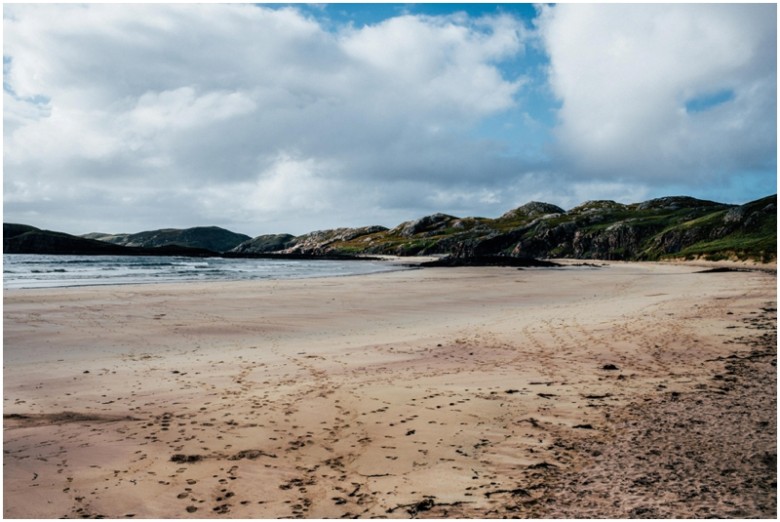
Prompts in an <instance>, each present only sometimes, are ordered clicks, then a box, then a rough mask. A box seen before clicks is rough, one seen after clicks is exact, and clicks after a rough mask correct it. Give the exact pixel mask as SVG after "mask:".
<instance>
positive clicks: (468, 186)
mask: <svg viewBox="0 0 780 522" xmlns="http://www.w3.org/2000/svg"><path fill="white" fill-rule="evenodd" d="M340 9H341V8H340ZM347 10H348V9H347ZM320 11H322V12H323V13H325V14H318V11H317V10H312V9H309V10H306V9H302V8H295V7H274V8H269V7H263V6H256V5H249V4H236V5H228V4H187V5H184V4H179V5H177V4H167V5H150V4H136V5H128V4H125V5H108V4H94V5H73V4H9V5H7V6H5V9H4V22H3V29H4V57H3V71H4V93H3V96H4V98H3V99H4V112H3V119H4V136H3V139H4V159H3V161H4V218H5V220H6V221H19V222H27V223H30V224H33V225H36V226H42V227H47V228H52V229H56V230H64V231H67V232H73V233H83V232H90V231H93V230H100V231H105V232H134V231H138V230H144V229H150V228H159V227H169V226H172V227H188V226H194V225H206V224H215V225H220V226H224V227H227V228H231V229H234V230H236V231H239V232H244V233H247V234H250V235H259V234H262V233H270V232H282V231H284V232H291V233H304V232H308V231H310V230H315V229H321V228H330V227H337V226H360V225H367V224H382V225H386V226H394V225H396V224H398V223H399V222H400V221H403V220H407V219H414V218H416V217H420V216H422V215H424V214H428V213H432V212H439V211H441V212H447V213H452V214H456V215H483V216H497V215H500V214H502V213H503V212H504V211H506V210H508V209H509V208H511V207H513V206H516V205H520V204H523V203H525V202H527V201H529V200H532V199H533V200H545V201H549V202H551V203H556V204H559V205H562V206H567V205H568V206H573V205H576V204H578V203H580V202H581V200H582V199H602V198H605V197H609V198H613V199H618V200H621V201H635V200H637V199H640V198H644V197H646V196H650V197H652V196H655V195H665V194H664V192H668V191H669V187H671V186H672V185H674V186H675V187H679V188H680V189H681V191H682V192H687V193H689V194H692V195H697V193H701V191H698V192H697V190H693V189H695V188H696V187H700V186H704V185H706V186H708V187H709V186H711V187H729V188H731V187H733V186H734V181H733V180H734V179H735V178H734V177H735V175H737V174H739V173H741V172H743V171H746V170H752V171H754V172H758V173H759V175H760V179H759V178H756V179H757V180H759V181H760V182H759V181H756V183H755V185H756V186H757V187H759V188H758V189H754V188H751V190H752V191H753V193H755V192H759V194H758V195H757V196H761V195H764V194H765V192H764V193H760V192H761V189H760V187H765V186H767V183H766V182H765V181H764V179H765V178H766V177H767V176H775V174H774V171H775V169H776V166H775V155H776V143H775V142H776V120H775V114H776V98H775V96H776V25H775V13H776V8H775V6H773V5H665V6H655V5H628V6H620V5H574V4H562V5H557V6H554V7H545V8H540V12H539V16H538V19H537V20H536V21H535V22H534V24H532V23H531V21H530V20H529V19H520V18H518V17H516V16H514V15H511V14H507V13H505V12H504V13H501V12H499V11H496V14H494V15H489V16H480V17H474V16H469V15H468V14H466V13H464V12H459V13H454V14H450V15H438V16H425V15H412V14H399V15H398V16H393V17H388V18H386V19H384V20H381V21H378V22H375V23H370V24H365V25H355V24H349V23H347V24H339V23H336V22H333V21H331V20H329V19H328V18H327V13H326V12H327V8H325V7H323V8H322V9H321V10H320ZM307 13H308V14H307ZM548 60H549V63H548ZM545 68H546V71H547V73H546V74H545V75H540V74H539V71H540V70H545ZM548 82H549V83H548ZM550 93H552V96H554V97H555V98H556V99H557V100H558V105H555V104H553V103H551V99H552V96H551V95H550ZM551 115H552V116H551ZM552 120H555V122H554V123H551V121H552ZM545 147H546V148H545ZM719 176H721V177H719ZM726 178H728V179H727V180H726V181H723V179H726ZM721 194H722V193H721ZM751 195H753V194H752V193H751ZM713 197H715V196H713ZM716 199H717V198H716ZM720 199H723V198H720Z"/></svg>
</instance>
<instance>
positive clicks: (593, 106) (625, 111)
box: [538, 4, 777, 185]
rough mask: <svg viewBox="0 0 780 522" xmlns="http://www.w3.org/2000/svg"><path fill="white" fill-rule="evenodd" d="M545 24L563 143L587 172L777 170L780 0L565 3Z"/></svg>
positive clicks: (699, 176) (635, 175)
mask: <svg viewBox="0 0 780 522" xmlns="http://www.w3.org/2000/svg"><path fill="white" fill-rule="evenodd" d="M538 23H539V28H540V34H541V37H542V39H543V43H544V45H545V47H546V49H547V51H548V52H549V56H550V66H549V77H550V84H551V87H552V89H553V91H554V92H555V94H556V95H557V97H558V98H559V99H560V102H561V104H562V105H561V108H560V111H559V114H558V117H559V121H558V126H557V128H556V131H555V132H556V137H557V143H556V149H555V150H556V152H557V153H558V154H560V155H561V156H562V157H563V158H565V159H566V160H567V162H568V164H567V166H568V167H569V168H570V169H571V170H572V172H575V173H576V174H578V175H579V176H580V177H593V176H597V177H601V178H621V179H626V180H634V181H640V182H645V183H650V184H658V183H661V182H663V183H669V182H670V181H674V180H680V178H681V176H682V177H687V178H688V181H689V183H690V185H695V183H705V182H715V181H717V180H718V177H719V176H721V175H723V174H724V173H733V172H735V171H739V170H750V169H762V168H763V169H769V168H771V169H775V168H776V163H775V156H776V140H777V131H776V124H777V122H776V118H775V114H776V107H777V102H776V89H777V70H776V61H777V57H776V46H777V27H776V6H774V5H770V4H763V5H759V4H755V5H745V4H712V5H701V4H663V5H661V4H644V5H636V4H632V5H616V4H601V5H591V4H562V5H558V6H555V7H553V8H545V9H544V11H543V13H542V16H541V17H540V19H539V22H538Z"/></svg>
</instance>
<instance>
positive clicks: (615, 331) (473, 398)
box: [3, 263, 777, 518]
mask: <svg viewBox="0 0 780 522" xmlns="http://www.w3.org/2000/svg"><path fill="white" fill-rule="evenodd" d="M598 265H599V266H583V265H576V264H575V263H569V265H567V266H566V267H564V268H559V269H526V270H517V269H514V268H496V267H490V268H431V269H421V270H405V271H398V272H388V273H381V274H373V275H367V276H352V277H341V278H322V279H309V280H283V281H259V282H235V283H228V282H218V283H217V282H215V283H187V284H176V285H169V284H160V285H128V286H106V287H85V288H64V289H38V290H14V291H6V292H5V294H4V311H3V314H4V329H3V338H4V361H3V362H4V398H3V400H4V402H3V404H4V423H3V427H4V463H3V478H4V481H3V492H4V501H3V502H4V506H3V514H4V516H5V517H10V518H37V517H40V518H56V517H68V518H84V517H96V516H104V517H112V518H124V517H127V518H188V517H189V518H212V517H215V518H216V517H235V518H276V517H284V518H294V517H306V518H330V517H334V518H339V517H364V518H368V517H390V518H409V517H415V516H419V517H426V518H431V517H482V518H500V517H503V516H525V517H529V516H530V517H564V518H571V517H575V516H586V517H591V516H592V517H596V516H610V517H617V518H623V517H629V516H632V517H641V516H651V517H676V518H687V517H702V516H720V517H729V516H737V517H773V516H774V515H775V514H776V509H777V508H776V506H777V498H776V476H777V472H776V462H777V456H776V433H777V427H776V321H777V319H776V276H775V273H774V272H767V271H745V272H720V273H700V271H701V270H702V268H701V267H698V266H691V265H688V264H683V263H681V264H651V263H609V264H606V263H603V264H602V263H599V264H598ZM772 481H774V483H773V482H772Z"/></svg>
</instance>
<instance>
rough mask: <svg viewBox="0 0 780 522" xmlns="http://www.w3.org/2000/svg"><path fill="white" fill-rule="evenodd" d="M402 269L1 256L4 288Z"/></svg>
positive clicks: (311, 262) (362, 264) (312, 262)
mask: <svg viewBox="0 0 780 522" xmlns="http://www.w3.org/2000/svg"><path fill="white" fill-rule="evenodd" d="M402 268H403V267H401V266H399V265H397V264H392V263H388V262H386V261H374V260H327V259H226V258H220V257H208V258H193V257H168V256H165V257H163V256H66V255H56V256H51V255H39V254H34V255H33V254H3V289H4V290H5V289H9V290H10V289H18V288H55V287H67V286H93V285H124V284H147V283H177V282H186V281H252V280H258V279H303V278H311V277H334V276H348V275H359V274H372V273H376V272H387V271H392V270H399V269H402Z"/></svg>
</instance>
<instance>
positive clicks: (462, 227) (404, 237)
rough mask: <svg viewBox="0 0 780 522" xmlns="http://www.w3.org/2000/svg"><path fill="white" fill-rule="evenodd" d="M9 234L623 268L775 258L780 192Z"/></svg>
mask: <svg viewBox="0 0 780 522" xmlns="http://www.w3.org/2000/svg"><path fill="white" fill-rule="evenodd" d="M3 233H4V238H3V251H4V252H5V253H74V254H96V253H106V254H127V255H138V254H139V253H159V254H165V253H170V254H181V255H216V253H217V252H222V253H224V254H225V255H229V256H231V257H242V256H256V255H269V254H284V255H294V256H313V257H318V256H321V257H325V256H330V257H332V256H345V255H350V256H353V255H376V254H391V255H401V256H413V255H431V254H438V255H449V256H451V257H452V258H454V259H461V260H462V259H485V258H489V257H491V256H498V257H501V256H504V257H512V258H576V259H605V260H625V261H654V260H660V259H670V258H686V259H693V258H698V257H703V258H705V259H713V260H716V259H754V260H758V261H762V262H769V261H773V260H776V259H777V195H772V196H768V197H765V198H762V199H758V200H756V201H751V202H750V203H746V204H744V205H727V204H723V203H716V202H714V201H705V200H700V199H695V198H691V197H687V196H675V197H665V198H658V199H652V200H650V201H645V202H642V203H633V204H629V205H625V204H622V203H617V202H615V201H606V200H599V201H588V202H585V203H583V204H581V205H579V206H576V207H574V208H573V209H571V210H568V211H567V210H564V209H562V208H560V207H557V206H555V205H551V204H549V203H540V202H531V203H527V204H525V205H523V206H521V207H518V208H515V209H513V210H510V211H509V212H506V213H505V214H503V215H502V216H500V217H498V218H495V219H491V218H483V217H465V218H460V217H456V216H451V215H448V214H432V215H430V216H425V217H422V218H420V219H416V220H413V221H407V222H404V223H401V224H400V225H398V226H396V227H395V228H392V229H387V228H385V227H382V226H367V227H360V228H337V229H330V230H319V231H315V232H310V233H308V234H303V235H300V236H292V235H290V234H266V235H262V236H258V237H256V238H254V239H252V238H250V237H249V236H245V235H243V234H236V233H234V232H231V231H229V230H225V229H222V228H219V227H196V228H189V229H185V230H178V229H162V230H154V231H148V232H139V233H137V234H114V235H109V234H98V233H95V234H88V235H87V236H85V237H77V236H70V235H68V234H63V233H60V232H51V231H44V230H40V229H37V228H35V227H31V226H29V225H19V224H12V223H6V224H4V225H3Z"/></svg>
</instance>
